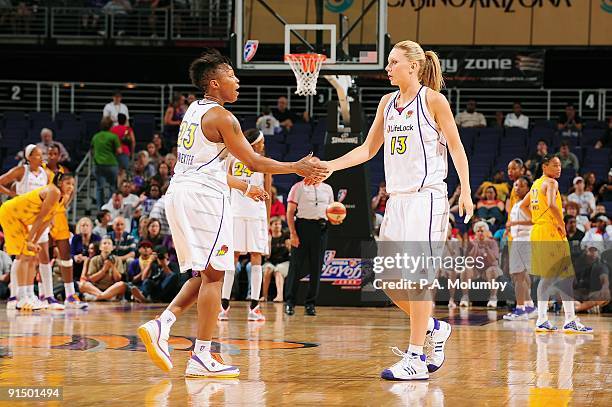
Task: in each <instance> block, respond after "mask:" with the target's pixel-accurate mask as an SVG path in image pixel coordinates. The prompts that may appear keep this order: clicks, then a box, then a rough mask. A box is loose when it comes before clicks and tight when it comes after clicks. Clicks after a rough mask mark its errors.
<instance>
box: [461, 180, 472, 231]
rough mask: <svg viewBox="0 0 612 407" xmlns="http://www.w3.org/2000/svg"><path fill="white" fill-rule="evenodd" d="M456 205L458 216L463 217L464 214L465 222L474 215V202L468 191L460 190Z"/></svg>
mask: <svg viewBox="0 0 612 407" xmlns="http://www.w3.org/2000/svg"><path fill="white" fill-rule="evenodd" d="M458 204H459V216H463V214H464V212H465V218H466V220H467V221H469V218H471V217H472V216H473V215H474V202H472V196H471V192H470V190H469V189H466V188H461V195H459V203H458ZM466 223H467V222H466Z"/></svg>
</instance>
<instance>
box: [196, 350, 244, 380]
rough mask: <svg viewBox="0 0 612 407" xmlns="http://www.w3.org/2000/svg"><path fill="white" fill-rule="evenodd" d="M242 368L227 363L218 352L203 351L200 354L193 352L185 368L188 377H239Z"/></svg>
mask: <svg viewBox="0 0 612 407" xmlns="http://www.w3.org/2000/svg"><path fill="white" fill-rule="evenodd" d="M239 374H240V369H238V368H237V367H236V366H230V365H226V364H225V362H223V359H221V356H220V355H219V354H217V353H215V354H212V353H210V352H202V353H199V354H197V355H196V354H195V353H193V354H192V355H191V358H190V359H189V362H187V369H186V370H185V376H186V377H224V378H233V377H238V375H239Z"/></svg>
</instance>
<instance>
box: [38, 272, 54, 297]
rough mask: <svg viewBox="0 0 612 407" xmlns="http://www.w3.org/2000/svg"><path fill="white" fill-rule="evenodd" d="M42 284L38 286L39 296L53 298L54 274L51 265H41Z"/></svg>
mask: <svg viewBox="0 0 612 407" xmlns="http://www.w3.org/2000/svg"><path fill="white" fill-rule="evenodd" d="M38 271H39V272H40V284H39V285H38V291H39V294H40V295H42V296H43V298H47V297H53V273H52V272H51V265H50V264H42V263H41V264H39V265H38Z"/></svg>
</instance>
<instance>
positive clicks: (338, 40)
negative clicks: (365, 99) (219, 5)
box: [232, 0, 387, 73]
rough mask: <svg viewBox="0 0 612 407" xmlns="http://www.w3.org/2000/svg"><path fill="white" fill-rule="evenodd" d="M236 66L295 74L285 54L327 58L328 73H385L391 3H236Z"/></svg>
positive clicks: (323, 0)
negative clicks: (386, 41)
mask: <svg viewBox="0 0 612 407" xmlns="http://www.w3.org/2000/svg"><path fill="white" fill-rule="evenodd" d="M235 16H236V21H235V30H236V32H235V44H234V45H235V52H234V55H232V57H233V59H234V63H235V65H236V67H237V68H238V69H240V70H244V71H290V70H291V68H290V67H289V65H288V64H286V63H285V62H284V56H285V54H289V53H311V52H316V53H320V54H324V55H325V56H326V57H327V60H326V61H325V62H324V64H323V66H322V68H321V71H322V72H323V73H325V72H327V73H341V72H344V73H347V72H353V71H377V70H382V69H383V68H384V64H385V58H386V56H385V38H386V33H387V2H386V0H365V1H359V2H358V1H355V0H291V1H287V0H236V12H235Z"/></svg>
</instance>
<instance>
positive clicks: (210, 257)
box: [165, 99, 234, 272]
mask: <svg viewBox="0 0 612 407" xmlns="http://www.w3.org/2000/svg"><path fill="white" fill-rule="evenodd" d="M214 107H217V108H220V106H219V105H218V104H217V103H215V102H211V101H208V100H206V99H203V100H198V101H196V102H194V103H192V104H191V105H190V106H189V109H187V112H186V113H185V116H184V117H183V121H182V123H181V126H180V129H179V135H178V143H177V146H178V147H177V162H176V166H175V167H174V175H173V176H172V181H171V182H170V187H169V188H168V192H166V198H165V209H166V217H167V218H168V225H169V226H170V231H171V233H172V239H173V242H174V245H175V247H176V253H177V256H178V260H179V265H180V268H181V271H182V272H185V271H187V270H189V269H192V270H194V271H202V270H205V269H206V267H208V265H209V264H210V265H211V266H212V267H213V268H215V269H216V270H232V269H233V268H234V265H233V260H234V242H233V219H232V212H231V208H230V203H229V194H230V190H229V187H228V185H227V174H226V172H225V167H224V164H223V159H224V158H225V156H226V155H227V150H226V149H225V145H224V144H223V143H213V142H211V141H209V140H208V139H207V138H206V137H205V136H204V134H203V133H202V128H201V121H202V117H203V116H204V115H205V114H206V113H208V111H209V110H210V109H212V108H214Z"/></svg>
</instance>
